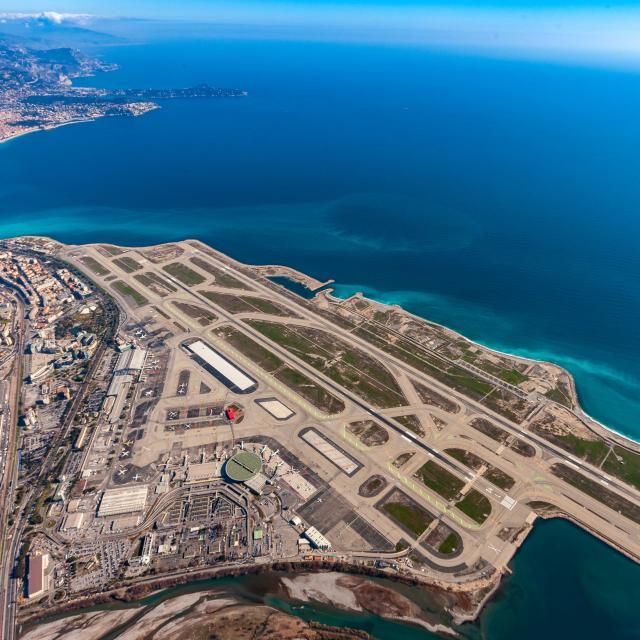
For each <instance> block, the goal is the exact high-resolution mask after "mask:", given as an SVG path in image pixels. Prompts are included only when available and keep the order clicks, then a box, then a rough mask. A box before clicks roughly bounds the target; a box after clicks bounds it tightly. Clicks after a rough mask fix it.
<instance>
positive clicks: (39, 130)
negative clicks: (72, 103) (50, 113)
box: [0, 116, 106, 145]
mask: <svg viewBox="0 0 640 640" xmlns="http://www.w3.org/2000/svg"><path fill="white" fill-rule="evenodd" d="M105 117H106V116H105ZM96 120H97V118H87V119H86V120H84V119H83V120H71V121H69V122H61V123H59V124H52V125H48V126H44V127H34V128H33V129H29V130H28V131H21V132H20V133H16V134H15V135H13V136H9V137H8V138H4V139H3V140H0V145H2V144H6V143H7V142H11V141H12V140H17V139H18V138H23V137H24V136H28V135H30V134H32V133H44V132H46V131H53V130H54V129H60V128H61V127H66V126H68V125H72V124H83V123H85V122H95V121H96Z"/></svg>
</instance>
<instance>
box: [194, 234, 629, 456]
mask: <svg viewBox="0 0 640 640" xmlns="http://www.w3.org/2000/svg"><path fill="white" fill-rule="evenodd" d="M196 241H197V242H199V243H201V244H203V245H204V246H208V245H206V243H204V242H202V241H201V240H196ZM211 248H212V247H211ZM212 249H213V248H212ZM213 250H214V251H216V249H213ZM221 255H222V254H221ZM230 259H231V260H232V261H233V262H234V263H236V264H238V265H240V266H248V267H251V268H252V269H255V270H257V271H258V272H260V273H262V272H263V271H264V272H266V273H269V272H271V271H273V272H275V273H277V275H282V276H284V277H286V278H288V279H290V280H291V281H293V282H297V283H298V284H301V285H302V286H304V287H306V288H307V289H309V291H310V293H311V294H314V292H315V291H318V290H319V289H322V291H321V292H320V291H318V293H317V294H316V295H323V296H326V297H328V298H330V299H331V300H333V301H334V302H336V303H342V302H346V301H348V300H351V299H352V298H360V299H362V300H366V301H369V302H372V303H374V304H376V305H378V306H380V307H384V308H393V309H397V310H398V311H400V312H401V313H403V314H404V315H406V316H408V317H410V318H414V319H415V320H417V321H418V322H426V323H428V324H430V325H433V326H435V327H438V328H439V329H441V330H443V331H445V332H447V333H449V334H452V335H454V336H456V337H457V338H460V339H462V340H464V341H466V342H468V343H469V344H472V345H474V346H476V347H478V348H479V349H483V350H485V351H487V352H489V353H491V354H493V355H496V356H499V357H506V358H509V359H511V360H514V361H517V362H521V363H523V364H528V365H532V364H538V365H542V366H552V367H554V368H555V369H557V370H558V371H560V372H562V373H563V374H565V375H566V376H567V378H568V379H569V381H570V385H571V393H572V399H573V401H574V403H575V405H576V408H575V409H574V408H569V407H565V408H566V409H567V410H568V411H570V412H571V413H572V414H573V415H574V416H575V417H576V418H577V419H578V420H580V421H581V422H582V423H583V424H584V426H585V427H587V428H588V429H590V430H593V428H592V427H595V429H596V430H597V429H601V430H602V431H604V434H602V435H605V436H607V435H608V434H613V436H615V437H617V438H620V439H621V440H622V442H621V443H620V444H622V445H623V446H626V447H630V448H637V447H639V446H640V437H639V438H638V440H636V439H634V438H632V437H630V436H628V435H625V434H624V433H621V432H619V431H618V430H616V429H615V428H614V427H611V426H609V425H607V424H605V423H603V422H601V421H600V420H598V419H597V418H594V417H593V416H591V415H590V414H589V413H587V412H586V411H585V410H584V408H583V407H582V404H581V402H580V394H579V392H578V388H577V385H576V381H575V377H574V375H573V373H572V372H571V371H570V370H569V369H567V368H566V367H564V366H562V365H560V364H557V363H556V362H553V361H551V360H540V359H537V358H532V357H529V356H523V355H519V354H515V353H511V352H509V351H505V350H501V349H497V348H494V347H492V346H489V345H487V344H484V343H483V342H481V341H479V340H473V339H472V338H469V337H467V336H466V335H464V334H463V333H461V332H460V331H458V330H457V329H454V328H452V327H449V326H447V325H445V324H442V323H440V322H436V321H434V320H431V319H429V318H426V317H424V316H421V315H418V314H416V313H413V312H412V311H409V310H408V309H405V308H404V307H403V306H402V305H401V304H397V303H387V302H384V301H381V300H377V299H375V298H373V297H370V296H368V295H365V294H364V292H363V291H356V292H354V293H352V294H350V295H349V296H347V297H344V298H343V297H340V296H338V295H337V294H336V293H335V289H334V288H333V287H331V286H327V285H332V284H334V283H336V281H335V279H333V278H329V279H327V280H324V281H322V280H320V279H318V278H316V277H314V276H311V275H309V274H307V273H304V272H303V271H301V270H299V269H297V268H295V267H289V266H287V265H280V264H268V265H261V264H245V263H242V262H239V261H237V260H235V259H234V258H230ZM309 285H313V288H311V287H310V286H309ZM290 293H292V294H293V295H297V294H296V293H295V292H294V291H290ZM311 298H312V299H313V298H315V295H312V297H311ZM589 423H590V424H589Z"/></svg>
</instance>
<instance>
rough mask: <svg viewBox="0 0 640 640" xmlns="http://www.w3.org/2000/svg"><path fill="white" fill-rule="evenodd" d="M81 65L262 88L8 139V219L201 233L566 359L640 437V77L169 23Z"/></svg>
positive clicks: (610, 414)
mask: <svg viewBox="0 0 640 640" xmlns="http://www.w3.org/2000/svg"><path fill="white" fill-rule="evenodd" d="M101 53H102V54H103V55H104V56H105V57H107V58H108V59H109V60H114V61H116V62H119V63H120V64H121V70H120V71H118V72H116V73H113V74H108V75H103V76H100V77H98V78H95V79H89V80H86V81H84V82H86V83H91V82H97V83H100V84H103V85H112V86H188V85H193V84H195V83H198V82H209V83H211V84H217V85H220V86H232V87H240V88H245V89H247V90H248V91H249V96H248V97H247V98H245V99H241V100H228V101H225V100H222V101H174V102H170V103H166V104H164V105H163V109H162V110H160V111H157V112H154V113H151V114H148V115H146V116H144V117H142V118H139V119H131V120H126V119H110V120H102V121H99V122H95V123H90V124H83V125H77V126H70V127H64V128H61V129H59V130H56V131H52V132H48V133H45V134H36V135H31V136H26V137H24V138H21V139H18V140H15V141H13V142H10V143H9V144H7V145H3V146H2V147H0V212H1V216H0V234H2V235H7V236H8V235H16V234H24V233H33V234H49V235H52V236H54V237H57V238H59V239H61V240H63V241H67V242H86V241H97V240H107V241H112V242H117V243H120V244H148V243H154V242H158V241H163V240H171V239H176V238H184V237H188V236H193V237H199V238H202V239H203V240H205V241H207V242H209V243H211V244H212V245H214V246H216V247H218V248H220V249H221V250H223V251H226V252H228V253H230V254H231V255H233V256H235V257H237V258H239V259H241V260H246V261H249V262H282V263H286V264H290V265H292V266H294V267H297V268H299V269H301V270H303V271H308V272H309V273H311V274H312V275H315V276H317V277H319V278H322V279H324V278H328V277H333V278H335V279H336V280H337V281H338V283H340V285H339V287H338V292H339V293H341V294H343V295H346V294H348V293H350V292H353V291H355V290H364V291H365V292H366V293H368V294H370V295H372V296H374V297H376V298H378V299H381V300H384V301H397V302H400V303H402V304H404V305H405V306H406V307H407V308H408V309H410V310H411V311H413V312H415V313H418V314H420V315H423V316H425V317H427V318H430V319H432V320H435V321H437V322H440V323H443V324H445V325H448V326H451V327H453V328H455V329H457V330H459V331H461V332H462V333H464V334H466V335H468V336H469V337H471V338H473V339H475V340H477V341H480V342H483V343H485V344H487V345H489V346H492V347H495V348H499V349H504V350H507V351H514V352H517V353H520V354H523V355H530V356H532V357H542V358H545V359H550V360H553V361H555V362H558V363H559V364H562V365H564V366H566V367H567V368H568V369H569V370H570V371H571V372H572V373H573V374H574V376H575V377H576V380H577V385H578V391H579V394H580V398H581V401H582V403H583V405H584V407H585V409H586V410H587V411H588V412H589V413H590V414H592V415H593V416H594V417H596V418H597V419H599V420H601V421H602V422H603V423H605V424H608V425H610V426H611V427H613V428H615V429H617V430H618V431H620V432H622V433H624V434H627V435H629V436H631V437H635V438H640V358H638V355H639V354H640V333H639V332H638V331H637V321H638V318H639V317H640V252H638V249H637V239H638V237H640V233H639V232H640V217H639V216H638V215H637V211H638V210H639V205H640V183H638V180H637V175H638V169H640V167H639V166H638V165H639V161H638V155H637V148H638V143H640V119H639V118H638V117H637V114H638V113H639V112H640V110H639V109H638V107H639V106H640V89H639V87H640V85H638V82H637V79H638V76H637V75H635V74H634V73H631V72H621V71H607V70H603V69H598V70H595V69H588V68H578V67H576V68H571V67H562V66H558V65H556V66H554V65H543V64H533V63H526V62H509V61H505V60H503V61H496V60H483V59H479V58H473V57H466V56H462V55H454V54H445V53H442V52H439V53H436V52H432V51H428V50H421V49H417V48H408V47H407V48H402V47H383V46H369V45H366V44H357V45H356V44H351V45H347V44H330V43H320V42H314V43H312V42H286V41H278V40H270V41H257V40H255V39H252V38H251V37H244V38H243V37H237V38H233V39H232V38H220V39H216V38H214V36H213V35H212V36H211V37H209V38H200V39H192V40H178V39H176V40H173V41H154V42H151V43H147V44H139V45H131V46H122V47H114V48H109V49H105V50H103V51H102V52H101Z"/></svg>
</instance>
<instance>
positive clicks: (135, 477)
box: [133, 473, 142, 482]
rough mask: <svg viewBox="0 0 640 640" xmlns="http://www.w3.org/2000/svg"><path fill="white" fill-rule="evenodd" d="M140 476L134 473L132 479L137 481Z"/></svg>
mask: <svg viewBox="0 0 640 640" xmlns="http://www.w3.org/2000/svg"><path fill="white" fill-rule="evenodd" d="M141 477H142V476H141V475H139V474H137V473H136V475H135V476H133V479H134V481H135V482H138V480H140V478H141Z"/></svg>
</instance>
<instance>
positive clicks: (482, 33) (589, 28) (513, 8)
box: [0, 0, 640, 68]
mask: <svg viewBox="0 0 640 640" xmlns="http://www.w3.org/2000/svg"><path fill="white" fill-rule="evenodd" d="M41 11H55V12H62V13H66V12H71V13H87V14H94V15H98V16H103V17H138V18H160V19H174V20H175V19H179V20H186V21H200V22H211V23H218V24H223V25H228V24H239V25H252V26H254V27H256V26H257V27H260V26H265V27H273V26H276V27H288V28H292V27H301V28H300V29H299V34H304V37H313V36H314V35H318V34H320V33H321V32H322V37H326V36H327V33H330V32H331V31H332V30H333V32H334V34H335V35H336V37H342V38H344V37H347V35H346V34H349V35H350V36H351V37H358V38H363V37H369V38H370V39H375V40H377V41H381V40H386V41H389V42H404V43H407V44H427V45H431V46H447V47H454V48H465V49H467V50H469V49H471V50H484V51H486V50H489V49H490V50H492V51H496V52H499V53H500V54H503V53H506V52H509V54H510V55H519V54H520V53H523V52H526V55H527V57H535V58H553V59H563V60H567V59H581V60H586V59H589V60H590V61H597V62H604V63H607V64H608V63H609V62H611V61H614V62H615V63H616V64H618V63H620V62H622V63H623V64H625V65H628V64H629V63H631V64H633V66H634V67H637V68H640V35H639V34H640V0H634V1H633V2H632V1H629V0H614V1H613V2H606V1H602V0H567V1H565V2H562V1H560V0H474V1H470V0H448V2H446V3H444V2H442V1H439V0H0V13H2V12H20V13H22V12H24V13H28V12H34V13H35V12H41ZM302 27H303V28H302ZM314 31H315V32H316V33H315V34H314ZM365 34H368V35H365Z"/></svg>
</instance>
